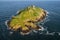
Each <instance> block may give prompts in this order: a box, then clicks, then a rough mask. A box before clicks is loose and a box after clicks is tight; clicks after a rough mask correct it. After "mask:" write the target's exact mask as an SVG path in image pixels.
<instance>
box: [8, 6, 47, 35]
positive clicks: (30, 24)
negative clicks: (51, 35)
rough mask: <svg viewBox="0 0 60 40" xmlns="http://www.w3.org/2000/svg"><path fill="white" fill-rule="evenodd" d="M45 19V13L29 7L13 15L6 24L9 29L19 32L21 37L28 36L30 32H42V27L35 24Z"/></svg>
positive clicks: (34, 7)
mask: <svg viewBox="0 0 60 40" xmlns="http://www.w3.org/2000/svg"><path fill="white" fill-rule="evenodd" d="M45 17H46V11H45V10H43V9H42V8H39V7H36V6H29V7H27V8H25V9H23V10H21V11H19V12H18V14H17V15H14V16H13V17H12V18H11V20H9V21H8V22H7V25H8V27H9V29H11V30H14V31H16V30H18V29H19V30H20V33H21V34H22V35H26V34H29V33H30V32H31V31H32V30H42V28H43V27H41V26H38V25H37V23H38V22H40V21H42V20H43V19H44V18H45Z"/></svg>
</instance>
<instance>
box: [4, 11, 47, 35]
mask: <svg viewBox="0 0 60 40" xmlns="http://www.w3.org/2000/svg"><path fill="white" fill-rule="evenodd" d="M43 11H44V12H45V16H44V18H43V19H42V20H41V21H40V22H43V21H44V20H45V18H46V15H47V14H48V11H46V10H43ZM18 14H19V11H17V13H16V15H18ZM13 16H15V15H13ZM11 19H12V18H11ZM10 21H11V20H6V21H5V25H6V26H7V29H10V30H11V28H10V26H9V22H10ZM40 30H41V31H43V30H44V28H43V27H42V26H41V27H40V28H39V29H38V31H40ZM21 33H22V32H21ZM25 34H30V32H28V33H22V35H25Z"/></svg>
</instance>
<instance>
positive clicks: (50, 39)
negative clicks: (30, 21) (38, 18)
mask: <svg viewBox="0 0 60 40" xmlns="http://www.w3.org/2000/svg"><path fill="white" fill-rule="evenodd" d="M30 5H35V6H38V7H41V8H43V9H45V10H47V11H48V12H49V14H48V19H47V22H45V23H44V24H42V25H43V26H44V27H47V30H46V31H48V32H50V33H54V34H53V35H50V34H39V33H35V34H32V35H27V36H22V35H20V34H19V33H17V32H14V33H13V34H10V31H11V30H8V29H7V27H6V25H5V21H6V20H9V19H10V18H11V17H12V15H16V12H17V11H18V10H21V9H23V8H25V7H27V6H30ZM59 33H60V2H58V1H46V2H43V1H41V2H29V1H25V2H22V1H21V2H8V1H7V2H6V1H5V2H0V40H59V38H60V35H59Z"/></svg>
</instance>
